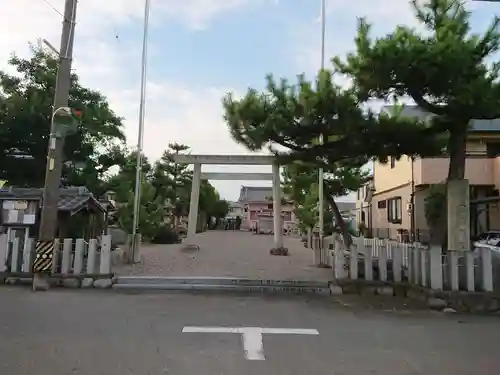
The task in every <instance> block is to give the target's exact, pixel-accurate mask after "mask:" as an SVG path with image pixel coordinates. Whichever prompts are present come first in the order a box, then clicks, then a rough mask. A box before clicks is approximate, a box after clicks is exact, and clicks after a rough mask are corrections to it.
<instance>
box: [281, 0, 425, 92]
mask: <svg viewBox="0 0 500 375" xmlns="http://www.w3.org/2000/svg"><path fill="white" fill-rule="evenodd" d="M318 4H319V1H318ZM319 14H320V8H319V6H318V17H317V18H314V19H310V20H306V21H305V22H304V23H303V24H302V25H297V24H294V27H293V31H292V35H291V40H293V44H292V47H291V53H292V55H293V56H294V59H295V63H296V66H297V68H298V70H299V71H304V72H305V73H306V74H308V75H309V76H311V77H312V76H313V75H315V74H316V73H317V71H318V69H319V68H320V65H321V24H320V18H319ZM359 17H366V18H367V20H368V22H370V23H372V24H373V26H374V28H375V31H377V30H380V29H382V30H383V31H385V32H388V31H391V30H393V29H394V27H395V26H396V25H398V24H409V25H412V24H415V20H414V17H413V13H412V10H411V7H410V4H409V1H406V0H385V1H373V0H356V1H355V2H353V1H352V0H328V1H327V13H326V18H325V23H326V37H325V57H326V59H325V67H326V68H330V67H331V63H330V58H331V57H332V56H345V55H346V54H347V53H348V52H351V51H352V50H353V49H354V36H355V35H356V27H357V20H358V18H359ZM339 83H340V84H346V83H347V82H346V81H345V80H344V79H339Z"/></svg>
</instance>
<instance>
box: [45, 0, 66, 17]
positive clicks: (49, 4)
mask: <svg viewBox="0 0 500 375" xmlns="http://www.w3.org/2000/svg"><path fill="white" fill-rule="evenodd" d="M42 1H43V2H44V3H45V4H47V5H48V6H49V7H50V8H51V9H52V10H53V11H54V12H56V13H58V14H59V15H61V16H62V17H64V14H63V12H61V11H60V10H59V9H57V8H56V7H55V6H54V5H52V3H51V2H50V1H49V0H42Z"/></svg>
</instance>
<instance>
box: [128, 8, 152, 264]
mask: <svg viewBox="0 0 500 375" xmlns="http://www.w3.org/2000/svg"><path fill="white" fill-rule="evenodd" d="M150 7H151V2H150V0H145V1H144V22H143V33H142V57H141V95H140V104H139V128H138V132H137V163H136V168H135V194H134V214H133V219H132V241H131V242H132V243H131V249H130V250H131V251H130V256H129V258H130V259H129V261H130V262H131V263H132V264H133V263H136V261H137V262H138V261H139V245H140V241H141V237H140V233H139V211H140V205H141V182H142V153H143V143H144V118H145V113H146V112H145V111H146V84H147V66H148V31H149V13H150V12H149V10H150Z"/></svg>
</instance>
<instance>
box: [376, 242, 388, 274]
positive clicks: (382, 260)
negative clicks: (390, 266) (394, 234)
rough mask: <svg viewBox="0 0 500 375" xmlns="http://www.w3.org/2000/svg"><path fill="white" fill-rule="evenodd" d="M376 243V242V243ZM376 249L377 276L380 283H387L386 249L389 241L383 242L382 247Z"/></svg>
mask: <svg viewBox="0 0 500 375" xmlns="http://www.w3.org/2000/svg"><path fill="white" fill-rule="evenodd" d="M377 242H378V241H377ZM377 247H378V275H379V279H380V280H381V281H387V259H388V249H389V240H387V239H386V240H385V241H384V242H383V243H382V246H379V245H377Z"/></svg>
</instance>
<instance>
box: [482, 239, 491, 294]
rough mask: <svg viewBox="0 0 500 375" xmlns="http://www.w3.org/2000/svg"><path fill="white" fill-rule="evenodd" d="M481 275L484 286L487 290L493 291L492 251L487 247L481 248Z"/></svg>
mask: <svg viewBox="0 0 500 375" xmlns="http://www.w3.org/2000/svg"><path fill="white" fill-rule="evenodd" d="M481 266H482V267H481V268H482V270H483V274H482V275H481V280H482V287H483V290H484V291H485V292H493V266H492V263H491V251H490V250H489V249H487V248H481Z"/></svg>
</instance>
